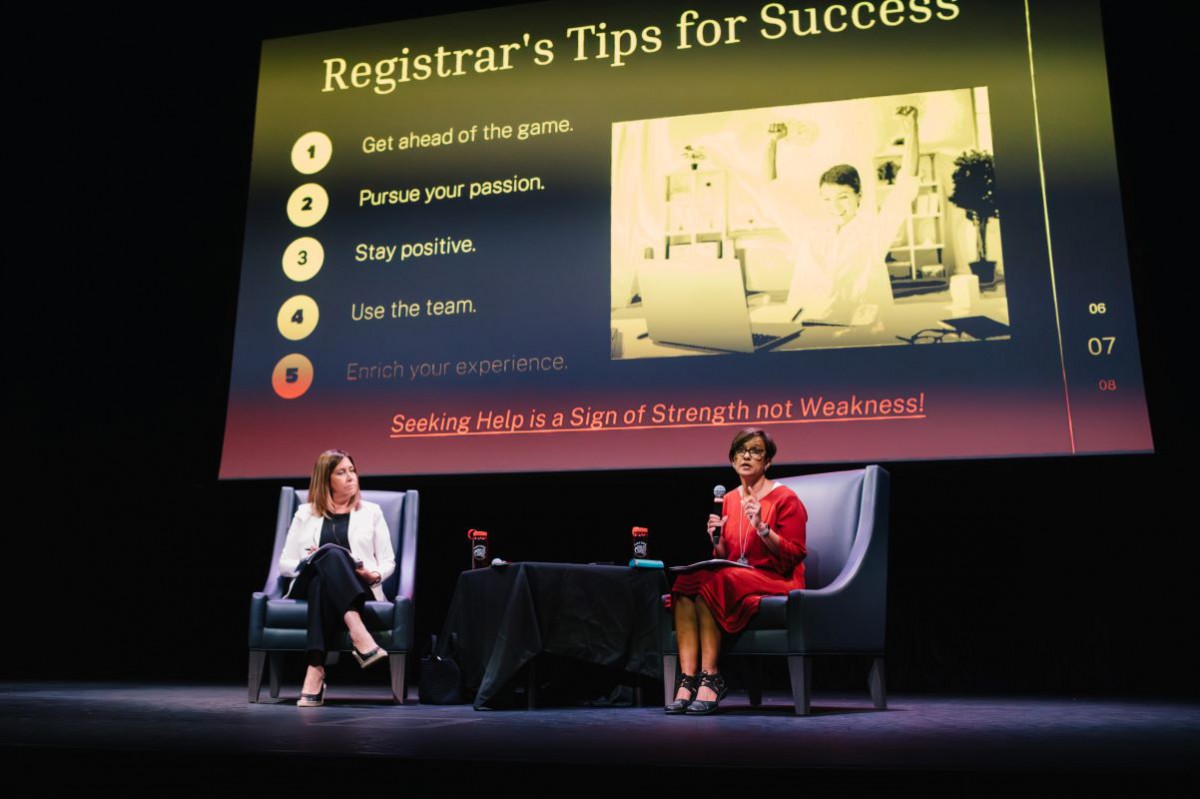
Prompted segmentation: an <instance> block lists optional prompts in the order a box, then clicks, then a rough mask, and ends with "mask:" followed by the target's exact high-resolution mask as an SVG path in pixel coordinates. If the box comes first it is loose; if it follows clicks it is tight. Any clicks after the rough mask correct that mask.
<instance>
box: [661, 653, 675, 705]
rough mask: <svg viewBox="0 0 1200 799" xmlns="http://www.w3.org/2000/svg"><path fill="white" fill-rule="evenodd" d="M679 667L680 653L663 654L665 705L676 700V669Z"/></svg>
mask: <svg viewBox="0 0 1200 799" xmlns="http://www.w3.org/2000/svg"><path fill="white" fill-rule="evenodd" d="M678 668H679V655H663V706H664V707H665V706H667V705H669V704H671V702H673V701H675V670H676V669H678Z"/></svg>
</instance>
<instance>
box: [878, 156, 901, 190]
mask: <svg viewBox="0 0 1200 799" xmlns="http://www.w3.org/2000/svg"><path fill="white" fill-rule="evenodd" d="M875 174H876V175H878V176H879V179H880V180H882V181H883V182H884V183H886V184H888V185H889V186H891V185H894V184H895V183H896V176H897V175H899V174H900V167H899V166H898V165H897V164H896V162H895V161H884V162H883V163H882V164H880V165H879V167H878V168H877V169H876V170H875Z"/></svg>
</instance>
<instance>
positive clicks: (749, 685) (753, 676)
mask: <svg viewBox="0 0 1200 799" xmlns="http://www.w3.org/2000/svg"><path fill="white" fill-rule="evenodd" d="M742 662H743V663H744V664H745V668H744V669H743V671H744V673H745V675H746V693H747V694H749V695H750V707H762V684H763V679H762V660H761V659H760V658H755V657H752V658H742Z"/></svg>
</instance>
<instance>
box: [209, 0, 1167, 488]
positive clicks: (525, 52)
mask: <svg viewBox="0 0 1200 799" xmlns="http://www.w3.org/2000/svg"><path fill="white" fill-rule="evenodd" d="M236 324H237V329H236V333H235V341H234V354H233V367H232V369H233V371H232V377H231V383H230V395H229V406H228V415H227V421H226V430H225V440H224V448H223V454H222V461H221V472H220V474H221V477H222V478H253V477H301V476H304V475H306V474H307V473H308V471H309V470H310V468H311V464H312V460H313V457H314V454H315V453H317V452H319V451H321V450H324V449H327V448H332V447H339V448H344V449H347V450H349V451H351V452H353V453H354V454H355V457H356V459H357V460H358V462H359V464H360V468H361V470H362V471H363V472H364V473H367V474H395V475H400V474H452V473H488V472H537V471H550V470H583V469H627V468H666V467H687V466H711V465H716V464H719V463H722V462H724V458H725V447H726V444H727V443H728V441H729V439H730V438H731V437H732V435H733V433H734V432H735V430H736V429H738V428H742V427H747V426H762V427H765V428H767V429H768V430H770V431H771V433H772V435H773V436H775V438H776V439H777V441H778V443H779V445H780V450H781V452H782V453H786V462H787V463H796V464H799V463H810V462H811V463H823V464H825V463H837V462H862V461H893V460H914V459H956V458H992V457H1008V456H1034V455H1065V454H1099V453H1116V452H1123V453H1124V452H1148V451H1152V450H1153V442H1152V440H1151V436H1150V425H1149V420H1148V417H1147V411H1146V403H1145V396H1144V389H1143V385H1142V372H1141V365H1140V363H1139V359H1138V343H1137V333H1136V325H1135V320H1134V316H1133V305H1132V299H1131V296H1130V289H1129V261H1128V256H1127V250H1126V245H1125V239H1124V232H1123V227H1122V209H1121V205H1120V191H1119V186H1118V181H1117V171H1116V161H1115V154H1114V148H1113V141H1112V118H1111V109H1110V105H1109V96H1108V85H1107V79H1106V72H1105V60H1104V49H1103V39H1102V31H1101V20H1100V14H1099V10H1098V7H1097V6H1096V4H1094V3H1089V2H1079V3H1069V4H1067V3H1060V2H1044V0H1028V1H1027V2H1026V1H1024V0H1003V1H997V0H989V1H988V2H983V1H982V0H871V1H867V0H864V1H863V2H849V1H847V2H833V3H813V2H808V3H803V2H790V3H785V2H768V3H753V2H751V3H687V4H683V3H680V4H675V3H655V4H646V3H587V2H578V3H539V4H532V5H521V6H514V7H509V8H500V9H494V10H488V11H478V12H472V13H466V14H455V15H448V16H440V17H430V18H424V19H418V20H409V21H404V22H397V23H389V24H382V25H373V26H370V27H364V28H356V29H349V30H338V31H331V32H324V33H317V34H312V35H305V36H297V37H291V38H286V39H277V40H271V41H267V42H264V44H263V49H262V61H261V72H260V76H259V88H258V104H257V111H256V118H255V130H254V142H253V160H252V163H251V165H250V189H249V198H248V208H247V220H246V233H245V249H244V256H243V264H242V272H241V283H240V289H239V298H238V308H237V323H236Z"/></svg>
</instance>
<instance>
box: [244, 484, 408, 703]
mask: <svg viewBox="0 0 1200 799" xmlns="http://www.w3.org/2000/svg"><path fill="white" fill-rule="evenodd" d="M362 497H363V499H365V500H367V501H368V502H374V503H376V504H377V505H379V506H380V508H381V509H382V510H383V518H384V520H385V521H386V522H387V526H388V532H389V533H391V536H392V549H393V550H394V551H395V553H396V571H395V572H394V573H393V574H392V575H391V576H390V577H388V579H386V580H384V581H383V593H384V596H385V597H387V599H388V601H386V602H375V601H370V602H367V603H366V604H365V606H364V607H363V623H364V624H366V626H367V629H368V630H370V631H371V634H372V635H373V636H374V637H375V642H376V643H377V644H379V645H380V646H381V647H383V648H384V649H385V650H386V651H387V653H388V663H389V664H390V665H391V670H392V674H391V683H392V698H393V699H394V700H395V701H396V702H398V703H401V704H403V702H404V695H405V691H406V690H407V682H406V680H405V670H404V665H405V656H406V655H407V654H408V651H409V650H410V649H412V639H413V583H414V582H415V580H416V573H417V508H418V498H417V492H416V491H405V492H395V491H363V492H362ZM307 501H308V492H307V491H297V490H296V489H294V488H290V487H287V486H285V487H284V488H283V490H282V491H281V492H280V494H279V514H278V516H277V517H276V520H275V547H274V548H273V549H272V550H271V568H270V571H269V572H268V574H267V582H266V585H265V586H263V590H262V591H259V592H256V593H255V594H254V595H253V596H252V597H251V598H250V685H249V688H250V695H249V700H250V701H251V702H257V701H258V697H259V693H260V692H261V690H262V681H263V670H264V666H266V667H267V671H268V673H269V679H270V689H271V696H272V697H277V696H279V675H280V666H281V662H282V658H283V653H284V652H303V651H304V650H305V644H306V641H307V633H306V630H307V626H308V608H307V603H306V602H305V601H304V600H302V599H300V600H297V599H284V598H283V595H284V593H285V592H286V591H287V586H288V582H289V580H288V578H286V577H280V576H279V553H280V552H282V551H283V544H284V542H285V541H286V540H287V532H288V527H289V526H291V523H292V516H294V515H295V513H296V509H297V508H299V507H300V503H301V502H307ZM350 647H351V643H350V636H349V634H348V633H344V634H343V636H342V641H341V649H342V651H349V650H350Z"/></svg>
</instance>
